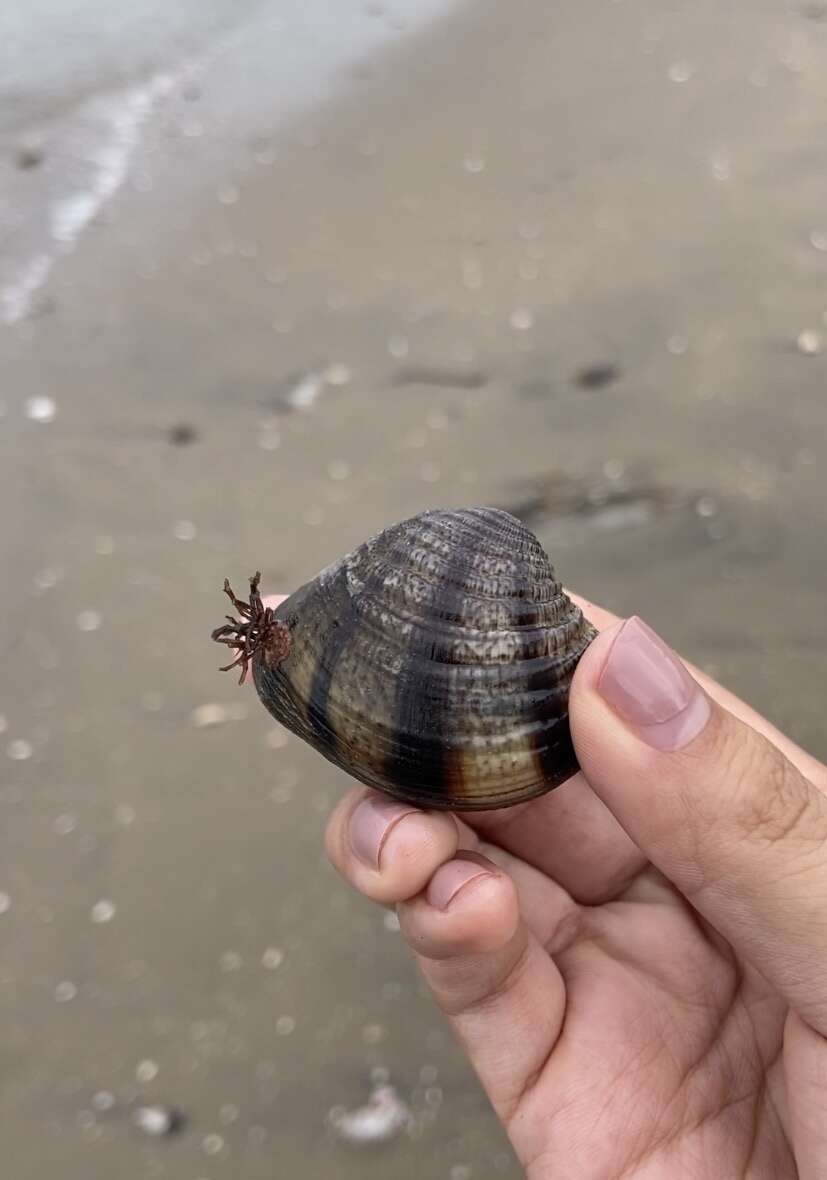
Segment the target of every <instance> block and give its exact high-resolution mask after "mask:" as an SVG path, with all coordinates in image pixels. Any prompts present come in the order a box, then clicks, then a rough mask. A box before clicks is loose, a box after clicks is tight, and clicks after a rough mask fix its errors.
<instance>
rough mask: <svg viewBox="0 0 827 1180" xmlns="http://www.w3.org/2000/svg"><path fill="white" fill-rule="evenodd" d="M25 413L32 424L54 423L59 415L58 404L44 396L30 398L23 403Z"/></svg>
mask: <svg viewBox="0 0 827 1180" xmlns="http://www.w3.org/2000/svg"><path fill="white" fill-rule="evenodd" d="M23 412H24V414H25V415H26V417H27V418H28V419H29V420H30V421H31V422H53V421H54V419H55V417H56V415H57V402H56V401H55V400H54V398H52V397H46V396H45V395H42V394H41V395H40V396H38V397H30V398H27V399H26V401H25V402H24V403H23Z"/></svg>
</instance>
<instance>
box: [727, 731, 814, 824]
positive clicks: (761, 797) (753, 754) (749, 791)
mask: <svg viewBox="0 0 827 1180" xmlns="http://www.w3.org/2000/svg"><path fill="white" fill-rule="evenodd" d="M724 752H725V763H728V769H729V773H728V774H727V775H726V777H725V779H724V781H725V782H727V783H731V784H732V788H733V799H732V805H733V809H734V818H735V822H736V830H737V832H738V834H739V835H740V836H741V837H742V838H744V839H747V840H749V841H750V842H752V843H757V844H761V845H764V846H767V847H771V846H773V845H776V844H781V843H789V842H801V843H807V844H809V843H811V842H813V841H814V840H818V841H819V842H821V841H822V840H823V839H824V838H825V835H827V823H825V819H826V818H827V817H825V809H824V808H823V807H822V808H820V807H818V799H817V797H816V793H815V792H814V791H813V790H812V789H811V788H810V787H809V785H808V784H807V782H806V781H805V780H804V779H803V778H802V777H801V775H800V774H799V773H798V771H797V770H796V769H795V768H794V767H793V766H792V765H791V764H790V763H789V762H788V761H787V760H786V758H785V757H784V755H783V754H782V753H781V752H780V751H779V750H776V749H775V747H774V746H771V745H770V744H769V743H768V742H764V741H761V740H760V739H758V738H755V739H751V740H749V741H747V742H746V743H740V742H735V741H733V740H732V739H731V738H730V740H729V741H728V742H727V743H726V745H725V751H724Z"/></svg>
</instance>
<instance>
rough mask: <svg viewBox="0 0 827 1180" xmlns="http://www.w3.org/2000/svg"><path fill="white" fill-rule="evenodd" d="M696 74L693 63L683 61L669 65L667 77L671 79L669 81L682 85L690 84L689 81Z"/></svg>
mask: <svg viewBox="0 0 827 1180" xmlns="http://www.w3.org/2000/svg"><path fill="white" fill-rule="evenodd" d="M694 73H695V67H694V65H693V64H692V62H690V61H685V60H683V59H681V60H680V61H673V62H671V63H670V65H669V69H668V70H667V75H668V77H669V81H670V82H677V83H678V84H681V83H683V82H688V81H689V79H690V78H691V77H692V76H693V75H694Z"/></svg>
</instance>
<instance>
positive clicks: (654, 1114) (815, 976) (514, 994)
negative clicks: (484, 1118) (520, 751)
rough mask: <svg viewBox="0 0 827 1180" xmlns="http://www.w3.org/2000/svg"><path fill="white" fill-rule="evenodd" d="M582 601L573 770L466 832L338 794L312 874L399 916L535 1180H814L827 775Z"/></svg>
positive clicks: (822, 1042) (369, 795)
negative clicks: (590, 638)
mask: <svg viewBox="0 0 827 1180" xmlns="http://www.w3.org/2000/svg"><path fill="white" fill-rule="evenodd" d="M580 605H582V606H583V608H584V610H585V611H586V613H587V615H588V617H589V618H590V619H591V620H592V622H594V623H595V625H596V626H598V627H599V628H600V630H601V634H600V635H599V636H598V637H597V639H596V640H595V641H594V642H593V643H592V645H591V646H590V648H589V649H588V650H587V651H586V653H585V655H584V657H583V659H582V660H581V663H580V665H579V667H578V669H577V673H576V675H575V678H574V684H573V687H572V693H571V701H570V712H571V725H572V732H573V735H574V741H575V746H576V748H577V752H578V755H579V758H580V763H581V767H582V773H580V774H577V775H575V776H574V778H572V779H571V780H569V782H567V783H565V784H564V785H563V786H562V787H560V788H558V789H557V790H556V791H553V792H552V793H550V794H548V795H545V796H543V797H541V798H539V799H536V800H533V801H531V802H529V803H525V804H522V805H518V806H517V807H514V808H510V809H508V810H505V811H495V812H487V813H485V812H483V813H470V814H469V813H465V814H463V816H462V818H459V817H457V816H453V815H450V814H446V813H434V812H422V811H418V810H417V809H416V808H414V807H410V806H408V805H405V804H400V803H397V802H395V801H394V800H392V799H390V798H388V797H386V796H384V795H380V794H378V793H376V792H373V791H367V790H365V789H357V790H354V791H352V792H351V793H350V794H349V795H347V796H346V797H345V798H344V799H343V800H342V801H341V802H340V804H339V805H338V807H337V808H336V810H335V812H334V814H333V815H332V817H331V819H330V822H329V825H328V831H327V850H328V855H329V856H330V859H331V860H332V862H333V864H334V865H335V866H336V868H337V869H338V870H339V872H340V873H341V874H342V875H343V876H344V878H345V879H346V880H347V881H348V882H349V883H350V884H351V885H353V886H354V887H355V888H356V889H357V890H359V891H360V892H361V893H363V894H364V895H365V896H366V897H369V898H372V899H373V900H374V901H377V902H380V903H382V904H384V905H389V906H395V907H396V910H397V913H398V915H399V920H400V924H401V929H402V933H403V935H404V937H405V939H406V941H407V943H408V945H409V946H410V948H411V950H412V951H413V953H414V956H415V958H416V960H417V963H418V965H419V967H420V969H421V971H422V974H423V975H424V978H425V979H426V981H427V983H428V984H429V986H430V988H431V991H432V993H433V995H434V998H435V1000H436V1002H437V1004H438V1005H439V1007H440V1008H441V1009H442V1011H443V1012H444V1013H445V1015H446V1016H447V1018H448V1020H449V1021H450V1023H451V1025H452V1026H453V1029H454V1031H455V1033H456V1034H457V1036H458V1038H459V1040H460V1042H461V1043H462V1045H463V1046H464V1048H465V1050H466V1052H467V1053H468V1055H469V1057H470V1059H471V1062H472V1063H473V1065H474V1068H475V1069H476V1071H477V1073H478V1075H479V1077H480V1079H481V1081H482V1084H483V1086H484V1087H485V1089H486V1091H487V1093H488V1096H489V1098H490V1100H491V1102H492V1104H493V1106H494V1109H495V1111H496V1113H497V1115H498V1116H499V1118H500V1119H501V1120H502V1122H503V1124H504V1126H505V1128H506V1130H507V1132H508V1134H509V1136H510V1138H511V1142H512V1144H513V1146H514V1150H515V1152H516V1153H517V1156H518V1157H519V1159H520V1161H521V1163H522V1165H523V1167H524V1169H525V1171H526V1174H527V1175H528V1176H529V1177H531V1178H532V1180H537V1178H541V1177H542V1178H546V1177H548V1178H551V1177H554V1178H558V1177H561V1176H565V1177H566V1178H567V1180H598V1178H601V1180H602V1178H606V1180H609V1178H612V1180H614V1178H620V1177H623V1178H624V1180H661V1178H663V1180H667V1178H668V1180H683V1178H686V1180H696V1178H697V1180H700V1178H702V1177H703V1178H704V1180H706V1178H708V1177H711V1178H714V1180H730V1178H734V1177H750V1178H754V1180H758V1178H760V1180H786V1178H787V1177H798V1178H799V1180H816V1177H819V1178H823V1177H825V1176H827V768H825V767H824V766H823V765H822V764H821V763H818V762H816V761H815V760H814V759H813V758H811V757H809V756H808V755H807V754H805V753H804V752H803V751H802V750H800V749H799V748H798V747H797V746H795V745H794V744H793V743H792V742H791V741H789V740H788V739H786V738H785V737H784V736H783V735H782V734H780V733H779V732H778V731H777V730H775V729H774V728H773V727H772V726H771V725H769V723H768V722H766V721H764V720H763V719H762V718H761V717H759V716H758V715H757V714H756V713H754V712H753V711H752V710H751V709H749V708H748V707H747V706H746V705H744V704H743V703H742V702H740V701H738V700H737V699H736V698H735V697H733V696H732V694H730V693H728V692H727V691H726V690H725V689H723V688H721V687H720V686H718V685H716V684H714V683H713V682H712V681H710V680H709V679H708V678H707V677H705V676H703V675H702V674H701V673H700V672H698V671H697V670H695V669H692V670H691V672H692V674H691V675H690V674H689V672H687V671H686V666H685V665H682V664H681V663H680V662H678V661H677V658H676V657H675V656H674V655H672V654H671V653H669V652H668V649H666V648H665V647H664V646H663V645H662V644H661V642H660V641H659V640H658V639H657V638H656V637H655V636H654V635H653V633H652V632H650V631H649V630H648V628H646V627H645V626H644V625H643V624H641V623H640V622H639V621H637V620H630V621H627V622H625V623H621V622H620V621H619V620H617V619H616V618H615V617H614V616H612V615H610V614H609V613H608V612H606V611H602V610H600V609H599V608H597V607H595V606H593V605H592V604H590V603H586V602H582V601H581V603H580Z"/></svg>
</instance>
